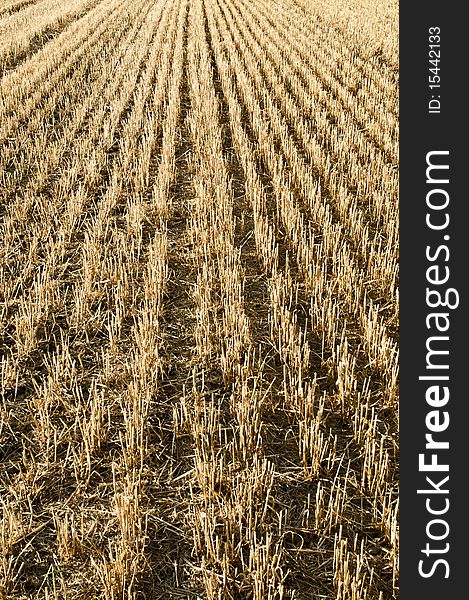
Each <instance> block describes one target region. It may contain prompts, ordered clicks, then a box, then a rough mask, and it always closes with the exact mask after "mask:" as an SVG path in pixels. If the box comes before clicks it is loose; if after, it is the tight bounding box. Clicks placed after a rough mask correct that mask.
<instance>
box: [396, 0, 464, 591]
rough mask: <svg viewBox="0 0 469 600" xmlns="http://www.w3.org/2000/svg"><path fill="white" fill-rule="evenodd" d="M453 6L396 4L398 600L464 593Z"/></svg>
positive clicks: (460, 143)
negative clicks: (397, 85) (397, 93)
mask: <svg viewBox="0 0 469 600" xmlns="http://www.w3.org/2000/svg"><path fill="white" fill-rule="evenodd" d="M463 7H464V4H463V3H458V2H435V1H430V2H420V3H415V2H412V3H404V2H402V3H401V5H400V236H401V237H400V328H401V329H400V473H401V478H400V574H401V575H400V597H401V599H402V600H414V599H415V598H425V600H433V599H435V600H436V599H438V600H441V598H445V599H449V598H460V597H465V596H466V595H467V593H468V592H467V574H468V568H469V567H468V566H467V556H468V544H469V526H468V516H467V507H468V505H469V503H468V497H469V496H468V494H469V492H467V490H466V488H467V485H466V484H467V482H468V480H469V470H468V468H467V459H468V457H469V450H468V448H469V418H468V408H467V407H468V405H469V398H468V394H467V384H466V379H467V378H468V377H469V362H468V357H469V352H468V350H467V346H466V339H467V335H468V327H467V322H468V310H467V283H466V280H467V278H468V273H469V251H468V247H469V231H467V223H468V220H467V217H466V213H467V211H466V210H465V208H466V206H467V205H468V204H469V199H468V194H467V190H466V189H465V187H466V186H465V185H464V181H465V179H467V176H468V174H469V169H468V167H467V166H466V164H465V162H466V157H467V156H468V151H467V144H468V141H467V135H468V119H467V101H466V100H465V95H466V91H465V89H466V87H467V86H466V85H465V83H466V79H467V77H466V73H467V70H468V69H467V66H466V56H467V49H466V40H467V39H468V38H469V33H468V29H467V19H466V18H465V17H464V16H463Z"/></svg>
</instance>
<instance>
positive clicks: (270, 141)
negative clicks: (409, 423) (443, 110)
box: [0, 0, 398, 600]
mask: <svg viewBox="0 0 469 600" xmlns="http://www.w3.org/2000/svg"><path fill="white" fill-rule="evenodd" d="M3 4H5V6H3ZM3 4H1V5H0V27H1V24H3V23H5V24H6V23H8V20H9V19H18V22H21V19H22V18H25V17H26V16H27V14H29V13H27V12H26V11H32V10H35V11H37V12H38V13H40V14H41V15H42V16H41V18H39V17H38V18H37V20H36V21H34V20H32V21H28V23H29V24H28V27H30V28H31V31H32V32H36V33H38V37H36V38H35V40H34V41H33V42H31V44H32V45H30V46H29V47H28V40H30V39H32V36H33V33H31V34H29V33H28V32H27V31H26V30H25V35H24V38H21V40H22V41H21V44H20V46H19V47H18V48H17V49H16V54H15V56H16V58H17V60H16V62H15V64H13V63H10V68H9V69H7V70H5V71H4V73H3V77H2V79H0V89H1V91H2V98H1V102H0V113H1V117H0V122H1V125H0V144H1V147H2V157H1V163H0V167H1V175H0V177H1V179H0V180H1V186H2V187H1V193H2V244H1V249H0V258H1V265H0V282H1V292H0V293H1V296H0V303H1V304H0V306H1V313H0V317H1V323H0V336H1V347H2V363H1V364H2V368H1V390H0V391H1V406H0V409H1V415H2V416H1V426H0V436H1V444H2V446H1V448H2V451H1V456H2V466H3V469H2V470H3V471H4V473H5V474H4V476H3V477H2V482H1V497H2V501H1V506H2V528H1V531H0V560H1V562H0V593H1V594H3V596H5V597H8V598H10V597H11V598H23V597H27V596H28V594H31V593H33V594H36V597H45V598H46V597H47V598H52V597H57V598H59V597H71V598H74V597H77V598H78V597H83V594H85V595H87V596H88V597H106V598H121V597H123V596H125V597H129V598H139V597H162V596H165V597H173V596H171V594H175V595H174V597H192V596H194V597H197V596H200V595H201V596H202V597H207V598H236V597H240V595H241V596H242V597H249V598H257V599H259V600H260V599H261V598H306V597H311V594H313V595H317V596H321V597H327V598H335V599H337V600H339V599H344V600H345V599H352V598H353V599H358V598H365V597H366V598H383V599H384V598H393V597H397V593H398V590H397V577H398V530H397V522H398V495H397V481H398V480H397V442H396V439H397V377H398V363H397V361H398V349H397V341H396V332H397V324H398V323H397V321H398V291H397V290H398V288H397V285H398V281H397V259H398V256H397V250H396V249H397V244H398V233H397V231H398V228H397V223H398V221H397V218H398V216H397V172H396V162H397V128H398V125H397V100H396V98H397V90H396V72H395V70H394V68H393V65H392V63H391V62H390V61H389V59H388V58H386V56H387V54H386V53H388V51H389V49H388V47H386V48H384V50H383V53H382V54H378V53H377V52H376V51H375V50H373V51H371V50H370V51H369V52H368V49H367V47H366V45H364V46H363V47H361V46H359V45H357V43H356V38H355V34H354V33H352V34H351V33H350V32H348V31H346V30H345V28H344V26H343V22H340V20H339V21H337V22H336V21H334V22H333V19H332V18H331V22H328V21H327V19H326V18H325V17H321V16H320V15H318V14H315V13H314V8H312V6H310V5H309V4H308V3H306V2H305V1H304V0H301V1H297V2H293V1H292V2H288V1H287V0H281V1H279V2H276V3H275V15H273V13H272V7H271V3H266V2H264V1H263V0H229V1H228V2H221V1H218V0H196V1H195V2H188V1H187V0H172V1H168V0H160V1H150V0H132V1H131V2H123V1H122V0H120V1H119V0H102V1H101V2H93V3H90V2H87V3H86V2H85V3H83V2H81V3H77V2H68V3H63V4H62V5H61V7H62V8H61V9H60V10H61V11H63V12H64V14H69V15H72V14H76V15H77V18H76V20H73V19H71V20H70V22H67V23H64V21H63V20H62V21H61V22H62V23H63V24H64V27H63V28H62V29H61V28H60V27H58V28H56V29H55V34H54V36H53V37H51V38H50V35H51V33H50V31H51V30H50V29H49V30H48V32H47V36H48V37H47V39H43V40H42V41H41V39H40V38H41V31H42V30H41V27H43V25H42V22H43V21H42V20H41V19H42V18H43V20H44V22H45V21H46V20H47V19H46V15H49V16H51V14H50V12H49V9H48V8H47V7H48V4H47V2H40V3H35V4H33V3H26V2H24V3H22V4H21V6H20V5H19V3H16V4H15V3H12V2H9V3H3ZM10 5H11V6H10ZM16 5H18V6H16ZM43 5H44V6H43ZM75 5H77V6H78V5H80V6H79V7H78V9H77V8H74V7H75ZM82 5H83V6H85V7H86V10H87V12H86V14H80V13H79V12H77V11H78V10H79V9H80V7H81V6H82ZM368 5H369V6H370V10H371V9H372V5H373V3H372V2H370V3H368ZM42 6H43V8H42V13H41V7H42ZM351 6H353V3H352V4H351ZM73 11H75V13H74V12H73ZM31 14H33V13H31ZM34 14H35V13H34ZM61 14H62V13H61ZM311 15H313V16H314V18H312V17H311ZM395 16H396V15H394V14H392V13H391V17H395ZM54 18H55V17H54ZM364 18H365V17H364ZM57 19H58V20H60V19H59V16H57ZM51 22H52V17H51ZM337 23H339V25H338V24H337ZM35 26H36V29H34V27H35ZM28 31H29V30H28ZM5 32H6V33H5ZM2 35H4V36H5V38H4V40H3V38H2ZM7 36H8V29H7V28H6V27H5V28H4V29H1V28H0V41H1V43H2V44H9V43H10V42H9V41H8V37H7ZM28 36H30V37H28ZM2 40H3V41H2ZM38 40H39V41H40V42H41V43H39V45H38V47H40V49H38V47H35V46H34V44H38ZM376 43H377V42H376V39H374V40H373V44H376ZM0 47H3V46H0ZM5 47H7V48H8V47H9V46H5ZM8 52H10V50H8ZM10 53H11V52H10ZM8 56H9V55H8ZM176 594H177V595H178V596H176Z"/></svg>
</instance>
